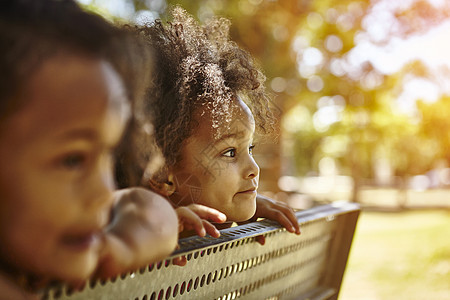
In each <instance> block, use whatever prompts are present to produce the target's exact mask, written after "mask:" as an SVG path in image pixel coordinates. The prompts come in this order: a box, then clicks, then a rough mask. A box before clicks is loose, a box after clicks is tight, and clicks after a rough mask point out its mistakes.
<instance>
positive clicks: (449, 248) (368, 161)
mask: <svg viewBox="0 0 450 300" xmlns="http://www.w3.org/2000/svg"><path fill="white" fill-rule="evenodd" d="M79 2H80V3H81V4H82V5H83V6H84V7H85V8H86V9H88V10H92V11H95V12H97V13H99V14H101V15H103V16H105V17H107V18H109V19H111V20H113V21H119V22H129V21H131V22H137V23H140V24H144V23H148V22H151V21H153V20H155V19H157V18H162V19H165V18H166V12H167V9H168V8H170V6H171V5H174V4H180V5H181V6H182V7H183V8H185V9H186V10H187V11H188V12H190V13H191V14H192V15H194V16H195V17H196V18H197V19H199V20H200V21H204V20H206V19H207V18H209V17H211V16H212V15H220V16H224V17H227V18H229V19H231V21H232V27H231V37H232V39H233V40H235V41H236V42H237V43H238V44H239V45H241V46H242V47H243V48H245V49H246V50H248V51H249V52H250V53H251V54H252V55H253V56H254V57H255V58H256V59H257V60H258V61H259V63H260V64H261V66H262V68H263V69H264V71H265V74H266V76H267V88H268V89H269V90H270V91H271V92H272V93H273V95H274V98H273V103H274V107H275V108H276V111H275V113H276V114H277V117H278V120H279V126H278V133H277V135H278V137H277V138H276V139H273V138H266V139H264V138H263V139H261V142H260V143H259V144H258V145H257V148H256V149H255V157H256V159H257V162H258V163H259V165H260V167H261V184H260V188H259V191H260V192H261V193H263V194H266V195H268V196H271V197H274V198H277V199H278V200H281V201H285V202H288V203H289V204H290V205H292V206H294V207H296V208H301V209H305V208H309V207H312V206H314V205H318V204H322V203H329V202H333V201H353V202H359V203H360V204H361V206H362V210H363V211H362V214H361V216H360V220H359V223H358V227H357V231H356V235H355V238H354V242H353V246H352V252H351V255H350V260H349V263H348V266H347V271H346V275H345V278H344V283H343V286H342V290H341V295H340V299H450V1H447V0H372V1H369V0H364V1H354V0H340V1H331V0H278V1H277V0H203V1H192V0H185V1H169V0H146V1H139V0H79ZM270 141H273V142H270Z"/></svg>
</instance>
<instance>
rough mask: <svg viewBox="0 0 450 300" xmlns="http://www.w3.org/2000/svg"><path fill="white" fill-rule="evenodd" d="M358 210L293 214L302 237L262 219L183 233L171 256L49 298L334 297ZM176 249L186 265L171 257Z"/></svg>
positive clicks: (328, 208) (335, 207) (350, 206)
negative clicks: (211, 232) (213, 231)
mask: <svg viewBox="0 0 450 300" xmlns="http://www.w3.org/2000/svg"><path fill="white" fill-rule="evenodd" d="M359 212H360V210H359V206H358V205H357V204H354V203H343V204H331V205H323V206H318V207H315V208H312V209H308V210H304V211H299V212H296V216H297V219H298V220H299V222H300V224H301V230H302V234H301V235H300V236H297V235H295V234H292V233H289V232H287V231H286V230H285V229H284V228H280V226H279V225H278V224H277V223H276V222H273V221H270V220H262V221H258V222H253V223H248V224H245V225H240V226H236V227H232V228H228V229H224V230H221V237H220V238H217V239H216V238H212V237H205V238H200V237H188V238H184V239H181V240H180V249H179V250H177V251H176V252H175V253H174V254H173V255H172V256H171V257H169V258H167V260H164V261H161V262H159V263H156V264H153V265H150V266H146V267H144V268H141V269H139V270H136V271H135V272H133V273H128V274H123V275H121V276H118V277H116V278H111V279H110V280H107V281H100V280H92V281H90V282H87V283H86V285H85V287H84V288H83V289H82V290H81V291H77V292H72V291H70V290H69V289H67V288H66V287H64V286H62V287H58V288H53V289H51V290H49V291H47V292H46V295H45V296H44V299H49V300H50V299H67V300H75V299H108V300H109V299H132V300H156V299H217V300H230V299H337V297H338V294H339V289H340V286H341V282H342V278H343V275H344V270H345V266H346V264H347V259H348V255H349V251H350V246H351V243H352V239H353V234H354V232H355V227H356V222H357V219H358V215H359ZM259 235H264V236H265V240H266V242H265V245H260V244H259V243H258V242H257V241H256V237H257V236H259ZM179 255H185V256H186V258H187V264H186V266H184V267H180V266H176V265H173V264H172V263H171V258H173V257H176V256H179Z"/></svg>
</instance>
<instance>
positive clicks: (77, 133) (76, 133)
mask: <svg viewBox="0 0 450 300" xmlns="http://www.w3.org/2000/svg"><path fill="white" fill-rule="evenodd" d="M60 139H61V140H70V139H83V140H88V141H95V140H97V139H98V133H97V132H96V131H95V130H92V129H75V130H71V131H69V132H66V133H64V134H62V135H61V136H60Z"/></svg>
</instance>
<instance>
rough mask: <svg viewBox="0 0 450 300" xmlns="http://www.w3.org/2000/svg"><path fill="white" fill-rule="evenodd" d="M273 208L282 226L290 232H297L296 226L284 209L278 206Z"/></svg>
mask: <svg viewBox="0 0 450 300" xmlns="http://www.w3.org/2000/svg"><path fill="white" fill-rule="evenodd" d="M272 210H273V213H274V215H275V216H276V220H277V221H278V223H280V224H281V226H283V227H284V228H286V230H287V231H289V232H292V233H296V232H297V231H296V228H295V226H294V225H293V224H292V222H291V220H290V219H289V218H288V216H287V215H286V213H285V212H284V211H283V210H282V209H280V208H278V209H272ZM296 221H297V220H296ZM294 224H295V223H294ZM297 226H298V223H297Z"/></svg>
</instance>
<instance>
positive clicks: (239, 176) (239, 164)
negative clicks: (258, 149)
mask: <svg viewBox="0 0 450 300" xmlns="http://www.w3.org/2000/svg"><path fill="white" fill-rule="evenodd" d="M197 119H198V120H199V125H198V127H196V128H195V130H194V134H193V135H192V136H190V137H189V138H188V139H187V140H186V141H185V143H183V148H182V151H181V160H180V161H179V162H178V163H177V164H176V166H175V167H174V170H173V172H172V174H173V181H174V184H175V193H174V194H173V195H171V197H170V199H171V201H172V202H174V203H175V204H176V205H187V204H190V203H199V204H203V205H206V206H209V207H212V208H215V209H217V210H219V211H221V212H223V213H224V214H226V215H227V218H228V220H230V221H236V222H239V221H245V220H248V219H250V218H251V217H252V216H253V215H254V213H255V209H256V194H257V188H258V181H259V167H258V165H257V164H256V162H255V160H254V159H253V156H252V149H253V144H252V143H253V133H254V131H255V121H254V119H253V115H252V113H251V112H250V109H249V108H248V107H247V105H246V104H245V103H244V102H242V100H240V99H239V98H238V99H237V109H235V110H234V113H233V116H232V120H231V123H229V125H230V126H229V130H227V131H224V132H221V133H222V134H221V136H220V137H219V138H218V139H217V138H215V132H216V130H213V129H212V121H211V115H210V114H203V116H199V117H198V118H197Z"/></svg>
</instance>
